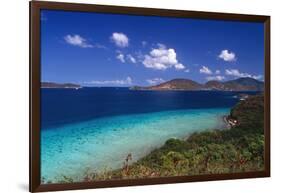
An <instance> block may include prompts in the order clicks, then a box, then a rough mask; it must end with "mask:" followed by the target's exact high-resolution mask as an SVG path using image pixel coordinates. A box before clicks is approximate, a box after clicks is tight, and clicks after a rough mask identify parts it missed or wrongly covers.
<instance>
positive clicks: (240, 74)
mask: <svg viewBox="0 0 281 193" xmlns="http://www.w3.org/2000/svg"><path fill="white" fill-rule="evenodd" d="M225 74H226V75H229V76H234V77H239V78H241V77H249V78H254V79H263V76H262V75H252V74H249V73H246V72H240V71H239V70H238V69H226V70H225Z"/></svg>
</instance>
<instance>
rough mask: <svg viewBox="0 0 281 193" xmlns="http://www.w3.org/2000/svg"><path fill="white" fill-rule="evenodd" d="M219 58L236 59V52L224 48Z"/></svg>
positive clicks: (230, 60) (231, 60) (227, 60)
mask: <svg viewBox="0 0 281 193" xmlns="http://www.w3.org/2000/svg"><path fill="white" fill-rule="evenodd" d="M219 58H221V59H223V60H224V61H226V62H233V61H236V55H235V53H234V52H231V51H228V50H222V51H221V53H220V55H219Z"/></svg>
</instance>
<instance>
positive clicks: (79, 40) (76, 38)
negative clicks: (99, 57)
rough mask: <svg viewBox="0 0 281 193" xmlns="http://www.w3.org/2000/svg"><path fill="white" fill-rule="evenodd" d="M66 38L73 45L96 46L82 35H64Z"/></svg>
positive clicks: (82, 46)
mask: <svg viewBox="0 0 281 193" xmlns="http://www.w3.org/2000/svg"><path fill="white" fill-rule="evenodd" d="M64 40H65V42H66V43H68V44H70V45H73V46H78V47H81V48H92V47H94V46H93V45H92V44H90V43H88V42H87V40H86V39H85V38H83V37H81V36H80V35H77V34H75V35H66V36H65V37H64Z"/></svg>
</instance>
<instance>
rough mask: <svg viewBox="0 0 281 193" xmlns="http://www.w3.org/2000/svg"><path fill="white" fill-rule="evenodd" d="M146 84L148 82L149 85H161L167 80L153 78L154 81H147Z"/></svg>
mask: <svg viewBox="0 0 281 193" xmlns="http://www.w3.org/2000/svg"><path fill="white" fill-rule="evenodd" d="M146 82H148V83H149V84H159V83H162V82H165V80H163V79H162V78H153V79H147V80H146Z"/></svg>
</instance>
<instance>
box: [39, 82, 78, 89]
mask: <svg viewBox="0 0 281 193" xmlns="http://www.w3.org/2000/svg"><path fill="white" fill-rule="evenodd" d="M41 88H71V89H79V88H82V86H81V85H78V84H72V83H55V82H41Z"/></svg>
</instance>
